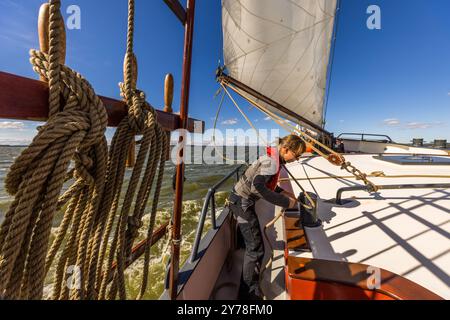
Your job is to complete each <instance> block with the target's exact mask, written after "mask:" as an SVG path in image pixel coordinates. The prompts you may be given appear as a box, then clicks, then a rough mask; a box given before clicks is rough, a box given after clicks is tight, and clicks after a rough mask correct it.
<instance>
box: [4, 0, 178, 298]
mask: <svg viewBox="0 0 450 320" xmlns="http://www.w3.org/2000/svg"><path fill="white" fill-rule="evenodd" d="M49 12H50V13H49V15H50V19H49V52H48V54H47V53H44V52H40V51H36V50H31V59H30V61H31V63H32V65H33V69H34V70H35V71H36V72H37V73H38V74H39V75H40V76H41V77H42V79H44V80H45V81H47V82H48V84H49V119H48V121H47V122H46V124H45V125H43V126H42V127H41V128H40V129H39V132H38V134H37V136H36V137H35V138H34V140H33V142H32V143H31V144H30V146H29V147H28V148H27V149H26V150H24V151H23V152H22V154H21V155H20V156H19V157H18V158H17V159H16V161H15V163H14V164H13V165H12V166H11V169H10V172H9V173H8V176H7V178H6V180H5V186H6V189H7V191H8V192H9V193H11V194H13V195H15V199H14V201H13V203H12V204H11V206H10V208H9V210H8V212H7V213H6V215H5V219H4V222H3V223H2V226H1V227H0V298H6V299H19V298H20V299H41V298H42V297H43V288H44V280H45V278H46V274H47V273H49V272H50V270H51V271H52V272H53V273H54V282H53V284H52V286H53V292H52V295H51V298H52V299H104V298H106V290H107V286H108V284H109V283H110V281H111V279H113V282H112V285H111V286H110V290H109V293H108V296H109V297H110V298H115V297H116V292H117V291H118V292H119V297H120V298H121V299H125V298H126V288H125V280H124V272H125V264H126V262H127V259H128V257H129V256H130V253H131V248H132V245H133V242H134V240H135V239H136V237H137V235H138V229H139V228H140V227H141V226H142V217H143V215H144V212H145V207H146V204H147V202H148V198H149V196H150V190H151V189H152V186H153V181H154V178H155V177H157V178H156V181H157V182H156V186H155V188H154V195H153V202H152V208H151V212H150V226H149V229H148V234H149V235H150V236H151V234H152V233H153V227H154V222H155V217H156V211H157V204H158V199H159V194H160V189H161V182H162V177H163V173H164V164H165V156H166V154H167V148H168V147H169V141H168V139H167V138H165V137H166V134H165V132H164V131H163V129H162V128H161V127H160V125H159V124H158V121H157V119H156V114H155V112H154V110H153V108H152V107H151V106H150V105H149V104H148V103H147V102H146V101H145V95H144V93H143V92H141V91H139V90H136V77H137V75H136V70H135V69H134V68H133V65H132V63H133V61H134V60H135V57H134V54H133V52H132V47H133V31H134V1H132V0H130V1H129V16H128V42H127V55H126V65H125V72H124V84H120V89H121V93H122V96H123V97H124V100H125V101H126V103H127V104H128V110H129V112H128V116H127V117H125V118H124V119H123V120H122V121H121V123H120V124H119V127H118V129H117V131H116V134H115V135H114V137H113V140H112V145H111V148H110V151H109V154H108V149H107V142H106V139H105V136H104V132H105V129H106V125H107V114H106V110H105V108H104V106H103V104H102V102H101V100H100V99H99V98H98V97H97V96H96V95H95V93H94V90H93V89H92V87H91V86H90V84H89V83H88V82H87V81H86V80H85V79H84V78H83V77H82V76H81V75H80V74H78V73H76V72H75V71H73V70H71V69H70V68H68V67H66V66H64V65H62V64H61V63H60V61H61V59H60V57H61V55H62V53H61V52H62V48H61V42H60V37H61V34H62V33H63V31H64V30H63V28H64V24H63V21H62V18H61V14H60V0H50V1H49ZM136 134H142V135H143V143H142V144H141V147H140V150H139V154H138V158H137V161H136V165H135V167H134V169H133V172H132V176H131V179H130V182H129V185H128V189H127V192H126V194H125V197H124V201H123V205H122V208H121V209H120V211H119V206H120V202H121V199H122V197H121V190H122V184H123V182H124V175H125V166H126V156H127V153H128V150H129V148H130V147H132V146H133V147H134V144H133V143H132V142H133V140H134V136H135V135H136ZM107 154H108V156H107ZM71 163H73V164H74V168H73V169H70V167H69V165H70V164H71ZM144 169H145V173H144V174H143V175H142V172H143V171H144ZM158 170H159V171H158ZM157 171H158V173H157ZM72 179H73V181H74V182H73V184H72V185H71V186H70V187H69V188H68V189H67V190H66V191H65V192H64V193H63V194H62V195H61V191H62V189H63V185H64V183H66V182H68V181H69V180H72ZM66 204H67V206H66V208H65V212H64V215H63V217H62V221H61V223H60V225H59V228H58V232H57V234H56V238H55V239H54V240H53V242H52V243H51V244H50V243H49V242H50V241H49V240H50V233H51V227H52V223H53V218H54V216H55V213H56V212H57V211H59V210H60V209H61V208H62V207H63V206H65V205H66ZM133 206H134V208H133V209H132V207H133ZM118 211H119V214H117V212H118ZM130 213H132V215H130ZM111 233H113V234H114V237H113V239H111ZM149 256H150V254H149V246H148V247H147V248H146V254H145V263H146V265H145V267H144V275H143V284H142V286H141V288H142V289H141V293H140V297H142V296H143V294H144V293H145V288H146V283H147V280H148V263H149ZM114 259H116V260H117V268H116V269H115V271H114V273H113V274H111V272H110V270H111V267H112V264H113V261H114ZM70 269H72V270H73V271H74V272H73V273H72V274H67V272H68V271H69V270H70ZM73 280H76V281H73ZM72 284H76V286H71V285H72Z"/></svg>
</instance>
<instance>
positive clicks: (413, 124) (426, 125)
mask: <svg viewBox="0 0 450 320" xmlns="http://www.w3.org/2000/svg"><path fill="white" fill-rule="evenodd" d="M444 126H445V123H444V122H442V121H436V122H432V123H430V122H408V123H407V124H406V125H405V129H412V130H414V129H429V128H435V127H444Z"/></svg>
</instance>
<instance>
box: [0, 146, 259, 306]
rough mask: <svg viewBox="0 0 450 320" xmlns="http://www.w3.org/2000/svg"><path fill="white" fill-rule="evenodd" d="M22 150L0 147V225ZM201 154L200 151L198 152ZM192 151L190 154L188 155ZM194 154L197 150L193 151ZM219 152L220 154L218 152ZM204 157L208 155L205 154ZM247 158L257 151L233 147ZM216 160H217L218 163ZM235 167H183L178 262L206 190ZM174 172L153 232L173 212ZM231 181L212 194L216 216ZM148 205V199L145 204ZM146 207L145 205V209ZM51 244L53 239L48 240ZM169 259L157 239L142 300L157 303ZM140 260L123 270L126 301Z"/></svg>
mask: <svg viewBox="0 0 450 320" xmlns="http://www.w3.org/2000/svg"><path fill="white" fill-rule="evenodd" d="M22 150H24V147H8V146H0V223H1V222H2V221H3V218H4V214H5V212H6V210H7V209H8V207H9V205H10V203H11V202H12V197H11V196H10V195H8V194H7V192H6V190H5V188H4V179H5V177H6V174H7V172H8V170H9V167H10V166H11V164H12V163H13V161H14V159H15V158H16V157H17V156H19V155H20V153H21V152H22ZM202 150H204V148H203V149H202ZM191 151H192V152H191ZM197 151H198V150H197ZM222 152H223V151H222ZM206 153H208V152H206ZM248 154H250V157H249V159H250V161H251V160H252V159H253V158H254V157H256V156H257V151H256V149H255V147H250V149H248V148H247V149H245V148H244V147H236V148H235V149H234V157H233V158H235V159H238V160H244V159H246V157H248ZM202 155H204V153H203V154H202V152H197V154H196V152H194V149H193V148H191V150H188V152H187V155H186V156H187V157H188V159H190V160H191V162H195V163H201V162H202ZM212 156H214V153H213V154H212V155H211V154H210V155H209V156H208V155H207V156H206V157H205V158H204V159H203V160H204V162H206V163H212V162H213V161H212V159H211V157H212ZM215 158H216V159H217V160H221V159H222V158H221V157H219V155H218V154H217V155H216V156H215ZM219 158H220V159H219ZM235 167H236V164H205V163H203V164H187V165H186V171H185V176H186V181H185V184H184V197H183V213H182V238H183V239H182V247H181V261H185V260H186V259H187V258H188V257H189V255H190V252H191V248H192V243H193V241H194V237H195V230H196V227H197V223H198V218H199V215H200V213H201V209H202V206H203V200H204V197H205V196H206V193H207V191H208V189H209V188H210V187H212V186H213V185H214V184H215V183H216V182H218V181H219V180H221V179H222V178H223V177H224V176H225V175H227V174H228V173H229V172H230V171H231V170H233V169H234V168H235ZM174 172H175V165H174V164H173V163H172V162H171V161H168V162H167V163H166V170H165V174H164V181H163V184H162V188H161V195H160V201H159V205H158V214H157V221H156V225H155V229H156V228H157V227H158V226H159V225H161V224H163V223H164V222H165V221H167V220H168V219H169V217H170V215H171V212H172V208H173V198H172V197H173V190H172V176H173V174H174ZM130 176H131V170H128V169H127V172H126V176H125V181H127V180H128V179H129V177H130ZM233 183H234V181H233V180H232V179H230V180H229V181H228V182H227V183H226V184H225V185H224V186H223V187H222V188H221V189H220V190H219V192H218V193H217V194H216V207H217V213H219V212H220V211H221V208H223V205H224V203H225V199H226V197H227V196H228V193H229V190H230V189H231V187H232V186H233ZM126 187H127V186H126V183H124V187H123V192H122V194H124V193H125V190H126ZM149 203H151V199H150V201H149ZM149 207H150V206H149V205H148V206H147V208H149ZM58 216H59V219H58V218H55V221H54V224H53V230H52V235H55V234H56V231H57V228H58V225H59V223H60V219H61V217H60V215H58ZM148 220H149V219H148V215H146V216H145V217H144V227H143V228H141V230H142V231H141V233H140V235H139V238H138V239H137V241H140V240H143V239H145V236H146V232H147V231H146V227H147V226H148ZM209 228H210V221H209V220H207V223H206V225H205V230H204V232H206V231H207V230H208V229H209ZM51 240H53V237H51ZM169 256H170V247H169V240H168V237H166V238H163V239H161V240H160V241H159V242H158V243H157V244H156V245H155V246H154V247H153V248H152V260H151V263H150V270H149V274H150V276H149V283H148V289H147V293H146V295H145V296H144V298H146V299H157V298H158V297H159V296H160V295H161V293H162V292H163V290H164V280H165V268H166V264H167V261H168V259H169ZM143 263H144V261H143V258H141V259H139V260H138V261H136V262H135V263H134V264H133V265H132V266H130V267H129V268H128V269H127V272H126V281H127V286H128V292H129V298H134V297H136V296H137V294H138V292H139V289H140V284H141V278H142V267H143ZM51 283H52V277H51V274H50V275H49V277H48V279H47V287H46V288H47V289H50V288H51Z"/></svg>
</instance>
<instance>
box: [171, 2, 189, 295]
mask: <svg viewBox="0 0 450 320" xmlns="http://www.w3.org/2000/svg"><path fill="white" fill-rule="evenodd" d="M194 12H195V0H188V1H187V8H186V21H185V23H184V29H185V34H184V52H183V74H182V82H181V83H182V84H181V102H180V122H181V123H180V128H181V129H186V126H187V119H188V107H189V87H190V77H191V62H192V44H193V36H194ZM178 145H179V146H181V148H180V151H179V153H178V155H177V158H178V159H177V160H178V161H177V163H178V165H177V168H176V177H175V201H174V206H173V215H172V223H173V225H172V255H171V257H172V258H171V260H170V271H169V292H170V298H171V299H172V300H174V299H176V297H177V294H178V271H179V264H180V244H181V238H180V235H181V209H182V201H183V182H184V169H185V166H184V150H183V149H184V146H185V145H186V135H185V130H181V132H180V137H179V140H178Z"/></svg>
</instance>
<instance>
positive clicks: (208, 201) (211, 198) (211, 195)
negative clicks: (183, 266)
mask: <svg viewBox="0 0 450 320" xmlns="http://www.w3.org/2000/svg"><path fill="white" fill-rule="evenodd" d="M243 167H244V165H243V164H241V165H240V166H238V167H236V168H235V169H234V170H233V171H231V172H230V173H229V174H227V175H226V176H225V177H224V178H222V179H221V180H220V181H219V182H217V183H216V184H215V185H214V186H213V187H211V188H210V189H209V190H208V193H207V194H206V197H205V202H204V203H203V208H202V212H201V214H200V218H199V221H198V225H197V230H196V233H195V240H194V244H193V247H192V253H191V258H190V261H191V262H194V261H195V260H197V258H198V247H199V245H200V241H201V239H202V233H203V228H204V225H205V220H206V215H207V214H208V210H209V208H210V205H211V226H212V228H213V229H214V230H215V229H217V228H218V226H217V223H216V199H215V195H216V192H217V190H218V189H219V188H220V187H221V186H222V185H223V184H225V182H227V181H228V180H229V179H231V178H232V177H236V181H238V180H239V178H240V176H239V172H240V170H241V169H242V168H243Z"/></svg>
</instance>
